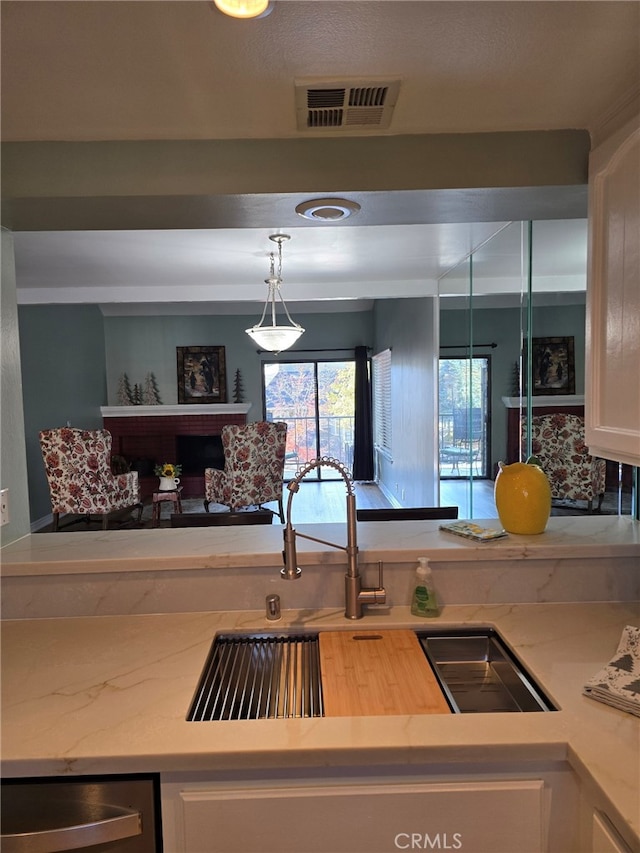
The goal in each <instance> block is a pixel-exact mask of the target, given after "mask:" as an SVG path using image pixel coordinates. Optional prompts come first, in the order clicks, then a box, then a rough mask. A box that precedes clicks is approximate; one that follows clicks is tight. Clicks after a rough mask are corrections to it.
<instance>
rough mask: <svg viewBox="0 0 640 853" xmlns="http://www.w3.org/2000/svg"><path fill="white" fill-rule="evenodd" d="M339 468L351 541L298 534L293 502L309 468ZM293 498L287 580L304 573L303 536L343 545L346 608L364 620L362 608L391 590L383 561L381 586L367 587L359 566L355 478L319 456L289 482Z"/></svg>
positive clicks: (379, 601)
mask: <svg viewBox="0 0 640 853" xmlns="http://www.w3.org/2000/svg"><path fill="white" fill-rule="evenodd" d="M325 466H326V467H327V468H335V470H336V471H338V473H339V474H340V475H341V477H342V479H343V480H344V481H345V484H346V486H347V544H346V546H345V545H336V543H335V542H327V541H326V540H325V539H318V538H317V537H315V536H309V535H307V534H306V533H297V532H296V530H295V529H294V528H293V526H292V524H291V505H292V503H293V496H294V494H295V493H296V492H297V491H298V489H299V488H300V483H301V482H302V479H303V477H305V476H306V475H307V474H308V473H309V471H313V469H314V468H322V467H325ZM287 488H288V489H289V492H290V494H289V500H288V501H287V522H286V525H285V528H284V551H283V557H284V568H283V569H282V570H281V572H280V575H281V576H282V577H283V578H284V579H285V580H296V578H299V577H300V575H301V574H302V572H301V570H300V568H299V567H298V565H297V563H298V556H297V553H296V537H297V536H301V537H302V538H303V539H310V540H311V541H312V542H320V543H321V544H322V545H329V546H330V547H331V548H339V549H341V550H342V551H346V553H347V574H346V575H345V577H344V589H345V610H344V615H345V616H346V617H347V619H362V607H363V605H365V604H369V605H371V604H384V603H385V602H386V600H387V593H386V590H385V588H384V587H383V585H382V563H379V564H378V565H379V579H378V583H379V586H377V587H363V586H362V578H361V577H360V571H359V568H358V542H357V534H356V496H355V494H354V492H353V480H352V478H351V473H350V472H349V471H348V470H347V468H346V467H345V466H344V465H343V464H342V462H340V461H338V460H337V459H332V458H331V457H330V456H323V457H322V458H319V459H312V460H311V461H310V462H308V463H307V464H306V465H304V466H303V467H302V468H300V469H299V470H298V472H297V474H296V476H295V477H294V478H293V480H291V482H290V483H289V484H288V486H287Z"/></svg>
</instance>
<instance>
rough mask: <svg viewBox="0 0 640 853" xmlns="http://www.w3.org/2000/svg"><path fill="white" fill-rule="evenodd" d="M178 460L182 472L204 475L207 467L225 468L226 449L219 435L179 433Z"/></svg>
mask: <svg viewBox="0 0 640 853" xmlns="http://www.w3.org/2000/svg"><path fill="white" fill-rule="evenodd" d="M176 460H177V462H179V463H180V465H182V474H183V475H184V476H187V475H189V474H198V475H200V476H201V477H204V469H205V468H220V469H222V468H224V451H223V449H222V438H221V437H220V436H219V435H177V436H176Z"/></svg>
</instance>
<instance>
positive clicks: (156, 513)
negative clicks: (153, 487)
mask: <svg viewBox="0 0 640 853" xmlns="http://www.w3.org/2000/svg"><path fill="white" fill-rule="evenodd" d="M181 491H182V486H178V488H177V489H174V490H173V491H171V492H154V493H153V511H152V514H151V526H152V527H157V526H158V522H159V521H160V505H161V504H162V503H163V502H164V501H171V502H172V503H174V504H175V505H176V512H179V513H182V502H181V501H180V492H181Z"/></svg>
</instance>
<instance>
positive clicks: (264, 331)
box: [245, 234, 304, 355]
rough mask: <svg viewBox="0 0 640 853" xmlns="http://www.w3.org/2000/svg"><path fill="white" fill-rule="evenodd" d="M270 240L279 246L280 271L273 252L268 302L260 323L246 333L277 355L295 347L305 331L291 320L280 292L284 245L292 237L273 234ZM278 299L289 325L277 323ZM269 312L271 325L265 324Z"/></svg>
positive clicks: (260, 345)
mask: <svg viewBox="0 0 640 853" xmlns="http://www.w3.org/2000/svg"><path fill="white" fill-rule="evenodd" d="M269 239H270V240H273V242H274V243H277V244H278V269H277V271H276V257H275V255H274V254H273V252H271V254H270V256H269V258H270V261H271V268H270V272H269V278H265V284H266V285H267V287H268V288H269V289H268V291H267V301H266V302H265V303H264V308H263V309H262V317H260V322H259V323H257V325H255V326H252V327H251V328H250V329H245V332H246V333H247V334H248V335H249V337H250V338H252V340H254V341H255V342H256V343H257V344H258V346H259V347H260V348H261V349H264V350H267V351H268V352H273V353H275V354H276V355H277V354H278V353H279V352H282V350H285V349H289V347H290V346H293V344H295V342H296V341H297V340H298V338H299V337H300V335H301V334H302V333H303V332H304V329H303V328H302V326H300V325H299V324H298V323H296V322H294V321H293V320H292V319H291V315H290V314H289V311H288V310H287V306H286V304H285V301H284V299H283V298H282V293H281V292H280V285H281V284H282V244H283V243H286V242H287V240H290V239H291V237H290V236H289V235H288V234H271V235H270V236H269ZM276 297H277V298H278V299H279V300H280V302H281V303H282V307H283V308H284V313H285V314H286V315H287V320H288V321H289V325H284V326H278V325H277V323H276ZM267 310H269V312H270V314H271V325H268V324H264V323H265V318H266V316H267Z"/></svg>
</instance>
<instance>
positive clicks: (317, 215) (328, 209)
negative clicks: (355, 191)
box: [296, 198, 360, 222]
mask: <svg viewBox="0 0 640 853" xmlns="http://www.w3.org/2000/svg"><path fill="white" fill-rule="evenodd" d="M359 210H360V205H359V204H358V203H357V202H355V201H350V200H349V199H348V198H314V199H312V200H311V201H303V202H302V203H301V204H299V205H298V206H297V207H296V213H297V214H298V215H299V216H303V217H304V218H305V219H311V220H313V221H314V222H338V221H339V220H341V219H348V218H349V217H350V216H354V215H355V214H356V213H357V212H358V211H359Z"/></svg>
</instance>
